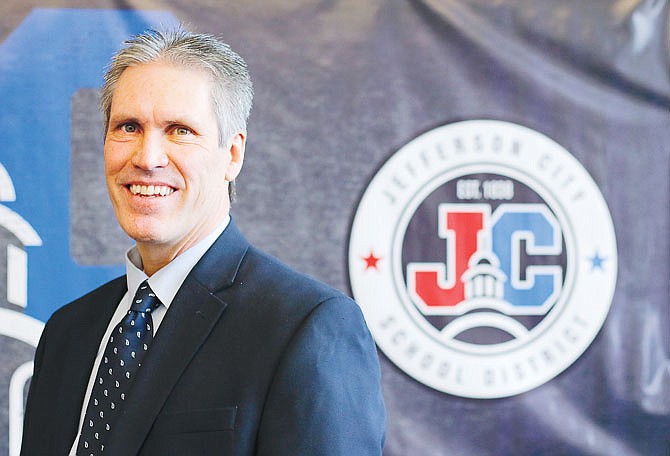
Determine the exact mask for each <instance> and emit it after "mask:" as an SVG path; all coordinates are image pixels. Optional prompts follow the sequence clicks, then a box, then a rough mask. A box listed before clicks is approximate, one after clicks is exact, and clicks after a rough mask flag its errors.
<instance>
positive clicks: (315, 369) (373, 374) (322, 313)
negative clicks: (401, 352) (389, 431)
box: [21, 221, 385, 456]
mask: <svg viewBox="0 0 670 456" xmlns="http://www.w3.org/2000/svg"><path fill="white" fill-rule="evenodd" d="M125 292H126V282H125V277H120V278H118V279H116V280H113V281H111V282H109V283H107V284H105V285H103V286H102V287H100V288H98V289H96V290H94V291H92V292H91V293H89V294H87V295H86V296H84V297H82V298H80V299H78V300H76V301H74V302H72V303H70V304H68V305H67V306H64V307H63V308H61V309H59V310H58V311H56V312H55V313H54V314H53V316H52V317H51V318H50V320H49V321H48V323H47V324H46V326H45V329H44V332H43V334H42V338H41V340H40V343H39V346H38V348H37V351H36V355H35V373H34V375H33V379H32V382H31V385H30V391H29V395H28V402H27V405H26V413H25V424H24V435H23V445H22V450H21V455H22V456H46V455H60V456H64V455H67V454H68V451H69V450H70V446H71V445H72V442H73V441H74V439H75V436H76V435H77V433H78V432H79V429H78V425H79V417H80V413H81V409H82V403H83V398H84V393H85V390H86V386H87V384H88V379H89V376H90V374H91V369H92V365H93V362H94V359H95V356H96V351H97V349H98V346H99V344H100V341H101V338H102V337H103V334H104V332H105V329H106V328H107V325H108V324H109V321H110V319H111V317H112V314H113V313H114V310H115V308H116V306H117V305H118V303H119V300H120V299H121V297H122V296H123V294H124V293H125ZM384 432H385V410H384V404H383V399H382V395H381V390H380V371H379V361H378V358H377V353H376V349H375V346H374V342H373V340H372V338H371V336H370V333H369V331H368V329H367V327H366V325H365V322H364V320H363V317H362V314H361V312H360V309H359V308H358V306H357V305H356V304H355V303H354V302H353V301H352V300H351V299H350V298H348V297H346V296H344V295H343V294H341V293H339V292H338V291H336V290H334V289H332V288H330V287H328V286H326V285H324V284H322V283H319V282H317V281H315V280H313V279H311V278H309V277H307V276H305V275H302V274H299V273H297V272H295V271H293V270H291V269H290V268H288V267H286V266H285V265H283V264H281V263H280V262H278V261H277V260H276V259H274V258H272V257H270V256H268V255H266V254H264V253H262V252H260V251H259V250H257V249H255V248H254V247H252V246H251V245H249V243H248V242H247V241H246V240H245V239H244V237H243V236H242V235H241V233H240V232H239V231H238V229H237V228H236V227H235V225H234V223H233V222H232V221H231V223H230V224H229V226H228V227H227V228H226V230H225V231H224V232H223V234H222V235H221V236H220V237H219V239H218V240H217V241H216V242H215V243H214V245H213V246H212V247H211V248H210V249H209V250H208V251H207V253H206V254H205V255H204V256H203V258H202V259H201V260H200V261H199V262H198V264H197V265H196V266H195V267H194V268H193V270H192V271H191V273H190V274H189V275H188V277H187V278H186V280H185V281H184V284H183V285H182V287H181V288H180V290H179V292H178V293H177V295H176V296H175V298H174V301H173V302H172V304H171V305H170V308H169V310H168V312H167V314H166V315H165V318H164V320H163V321H162V323H161V326H160V329H159V331H158V332H157V333H156V337H155V339H154V341H153V343H152V345H151V348H150V349H149V351H148V352H147V355H146V357H145V359H144V361H143V366H142V369H140V370H139V371H138V373H137V376H136V377H135V380H134V383H133V385H132V389H131V390H130V391H129V394H128V400H127V401H126V406H125V410H124V411H123V415H122V416H121V417H120V419H119V422H118V423H117V425H116V428H115V432H114V431H113V435H112V436H111V437H110V440H109V441H108V443H107V445H106V447H105V453H106V454H110V455H113V456H130V455H142V456H149V455H157V456H158V455H160V456H169V455H179V456H188V455H198V456H205V455H210V454H211V455H236V456H237V455H272V456H280V455H287V456H288V455H291V456H295V455H346V456H350V455H380V454H381V451H382V450H381V448H382V445H383V440H384Z"/></svg>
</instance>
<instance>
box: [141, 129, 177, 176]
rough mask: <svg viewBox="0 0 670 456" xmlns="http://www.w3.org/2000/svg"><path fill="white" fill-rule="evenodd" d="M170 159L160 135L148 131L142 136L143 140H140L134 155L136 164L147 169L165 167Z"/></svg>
mask: <svg viewBox="0 0 670 456" xmlns="http://www.w3.org/2000/svg"><path fill="white" fill-rule="evenodd" d="M168 161H169V159H168V156H167V154H166V153H165V148H164V144H163V143H162V141H161V138H160V136H159V135H157V134H152V133H146V134H145V135H143V136H142V140H141V141H139V142H138V144H137V147H136V149H135V152H134V153H133V157H132V163H133V165H134V166H136V167H138V168H141V169H144V170H147V171H151V170H154V169H156V168H165V167H166V166H167V165H168Z"/></svg>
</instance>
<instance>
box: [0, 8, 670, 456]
mask: <svg viewBox="0 0 670 456" xmlns="http://www.w3.org/2000/svg"><path fill="white" fill-rule="evenodd" d="M80 8H86V9H85V10H83V9H80ZM175 21H180V22H184V23H186V24H188V25H189V26H190V27H191V28H193V29H195V30H197V31H202V32H209V33H214V34H217V35H220V36H222V37H223V38H224V39H225V40H226V41H227V42H229V43H230V44H231V46H232V47H233V48H234V49H236V50H237V51H238V52H239V53H240V54H242V55H243V56H244V57H245V59H246V60H247V62H248V64H249V67H250V70H251V72H252V77H253V79H254V81H255V90H256V98H255V106H254V109H253V111H252V116H251V120H250V125H249V143H248V147H247V156H246V161H245V166H244V169H243V171H242V175H241V176H240V178H239V179H238V193H239V197H238V200H237V202H236V203H235V204H234V206H233V211H232V213H233V217H234V218H235V219H236V220H237V222H238V224H239V225H240V226H241V228H242V229H243V231H244V232H245V233H246V235H247V236H248V237H249V238H250V240H251V241H252V242H254V243H255V244H256V245H257V246H259V247H261V248H263V249H265V250H267V251H269V252H270V253H272V254H274V255H276V256H278V257H279V258H281V259H282V260H284V261H285V262H287V263H289V264H290V265H292V266H295V267H296V268H298V269H300V270H302V271H305V272H307V273H309V274H311V275H314V276H316V277H318V278H320V279H321V280H323V281H325V282H327V283H330V284H332V285H333V286H335V287H337V288H340V289H342V290H345V291H347V292H348V291H350V289H349V279H348V271H347V242H348V238H349V231H350V228H351V223H352V218H353V216H354V212H355V210H356V207H357V204H358V201H359V199H360V197H361V195H362V193H363V191H364V190H365V188H366V186H367V185H368V183H369V181H370V179H371V178H372V176H373V175H374V173H375V172H376V170H377V169H379V167H380V166H381V165H382V164H383V163H384V161H385V160H386V159H387V158H388V157H389V156H390V155H391V154H392V153H393V152H394V151H396V150H397V149H398V148H399V147H401V146H402V145H404V144H405V143H407V142H408V141H409V140H411V139H412V138H414V137H416V136H417V135H418V134H420V133H422V132H424V131H427V130H429V129H431V128H434V127H436V126H438V125H442V124H445V123H449V122H453V121H457V120H464V119H480V118H483V119H496V120H503V121H509V122H514V123H518V124H521V125H524V126H527V127H529V128H531V129H534V130H537V131H539V132H541V133H543V134H545V135H547V136H548V137H550V138H552V139H554V140H555V141H556V142H558V143H560V144H561V145H562V146H564V147H565V148H566V149H567V150H569V151H570V152H571V153H572V154H573V155H574V156H575V157H576V158H577V160H578V161H579V162H580V163H581V165H582V166H583V167H584V168H585V169H586V170H587V171H588V172H589V173H590V175H591V176H592V177H593V179H594V180H595V182H596V184H597V185H598V187H599V188H600V191H601V192H602V194H603V196H604V197H605V200H606V202H607V205H608V206H609V210H610V212H611V214H612V219H613V222H614V227H615V231H616V237H617V246H618V254H619V258H618V281H617V287H616V291H615V294H614V300H613V303H612V307H611V310H610V313H609V316H608V318H607V320H606V322H605V325H604V326H603V328H602V330H601V331H600V333H599V335H598V336H597V338H596V339H595V341H594V342H593V344H592V345H591V346H590V348H589V349H588V350H587V351H586V352H585V353H584V354H583V355H582V356H581V357H580V358H579V359H578V360H577V362H575V363H574V364H573V365H572V366H571V367H569V368H568V369H567V370H566V371H564V372H563V373H562V374H560V375H559V376H558V377H556V378H555V379H553V380H551V381H550V382H548V383H546V384H545V385H543V386H541V387H539V388H537V389H535V390H532V391H530V392H528V393H524V394H521V395H518V396H515V397H511V398H505V399H493V400H473V399H463V398H459V397H455V396H451V395H448V394H445V393H441V392H438V391H435V390H432V389H430V388H428V387H426V386H424V385H422V384H420V383H418V382H416V381H415V380H413V379H412V378H411V377H409V376H408V375H406V374H405V373H403V372H402V371H401V370H400V369H398V368H397V367H395V366H394V365H393V364H392V363H391V362H390V361H389V360H388V359H387V358H385V357H384V355H383V354H381V353H380V357H381V363H382V371H383V387H384V394H385V399H386V404H387V408H388V415H389V423H388V434H387V443H386V448H385V452H384V453H385V454H386V455H389V456H391V455H393V456H395V455H410V456H413V455H421V456H424V455H425V456H433V455H451V454H454V455H473V456H474V455H477V456H479V455H506V454H510V455H511V454H514V455H537V454H549V455H552V454H556V455H560V454H570V455H668V454H670V359H669V357H670V331H669V329H668V328H670V306H669V300H668V298H669V297H670V287H669V285H668V283H669V281H668V279H669V277H670V267H669V266H668V260H669V259H670V241H669V239H670V236H669V234H668V233H669V228H670V226H669V225H670V197H669V195H670V188H669V186H668V178H669V177H670V176H669V174H670V172H669V171H670V33H669V30H668V27H669V24H670V5H669V4H668V2H667V1H664V0H647V1H644V0H630V1H605V0H591V1H588V2H584V1H561V2H555V1H550V0H535V1H533V0H497V1H490V0H469V1H467V0H460V1H455V0H454V1H451V0H423V1H420V0H414V1H412V0H366V1H358V0H341V1H316V0H280V1H272V2H267V1H260V0H247V1H245V2H236V1H205V0H200V1H192V0H191V1H188V2H187V1H180V0H172V1H170V0H156V1H90V2H89V1H87V2H83V1H67V0H62V1H48V0H41V1H35V0H28V1H18V0H17V1H13V0H6V1H5V2H3V4H2V6H0V39H1V40H2V44H1V45H0V95H1V96H2V98H0V125H2V127H3V135H2V137H3V147H2V149H1V150H0V164H2V165H3V166H4V168H5V169H6V172H7V175H8V176H9V177H10V178H11V181H12V182H13V186H14V188H15V193H16V200H15V201H11V199H10V198H0V202H2V205H3V206H5V207H6V208H8V209H9V210H11V211H13V212H14V213H17V214H19V215H20V216H21V217H22V218H23V219H24V220H25V221H26V222H27V223H28V224H30V226H32V227H33V228H34V230H35V231H36V232H37V234H38V235H39V236H40V238H41V241H42V243H41V245H34V246H27V245H26V244H25V243H24V245H26V247H25V251H26V252H27V268H28V277H27V278H28V285H27V305H26V306H25V309H24V308H23V307H24V306H20V305H19V306H17V305H15V304H12V302H10V301H9V300H7V299H5V298H4V297H1V298H0V304H2V306H3V307H5V308H7V309H8V310H10V311H13V312H15V313H24V312H25V315H23V317H25V318H27V319H31V321H44V320H46V318H48V316H49V315H50V314H51V313H52V312H53V311H54V310H56V309H57V308H58V307H60V306H61V305H63V304H65V303H66V302H67V301H68V300H69V299H72V298H74V297H76V296H78V295H80V294H82V293H84V292H85V291H87V290H88V289H90V288H92V287H93V286H95V285H96V284H98V283H101V282H103V281H104V280H106V279H108V278H111V277H113V276H115V275H118V274H119V273H121V272H122V269H121V268H120V267H119V265H120V264H121V257H122V254H123V251H124V250H125V249H126V248H127V247H128V246H129V245H130V243H129V240H128V239H127V238H126V237H125V235H123V233H122V232H121V231H120V229H119V228H118V227H117V226H116V222H115V220H114V217H113V214H112V211H111V206H110V205H109V203H108V201H107V197H106V190H105V187H104V180H103V177H102V154H101V151H102V144H101V125H100V122H101V117H100V115H99V114H98V112H97V88H98V87H99V85H100V80H101V75H102V66H103V65H104V63H105V62H106V60H107V58H108V57H109V55H111V53H112V52H113V51H114V50H115V49H116V48H117V47H118V46H119V44H120V41H121V40H122V39H123V38H125V37H126V36H127V35H129V34H132V33H137V32H139V31H141V30H142V29H143V28H145V27H146V26H157V25H159V24H161V23H163V24H167V23H171V22H175ZM0 177H2V176H0ZM4 182H5V183H6V179H5V181H4ZM0 183H3V180H2V179H0ZM5 187H6V185H5ZM0 190H2V186H0ZM3 194H6V188H5V193H3V191H0V197H2V196H3ZM3 217H4V218H3ZM8 220H9V219H8V218H6V216H4V215H3V216H2V217H0V228H2V227H4V228H8V225H10V223H9V222H8ZM12 226H16V225H12ZM0 231H2V230H1V229H0ZM2 233H4V234H3V235H2V237H1V238H0V239H1V240H2V241H3V242H5V243H11V242H10V241H12V239H14V237H15V235H14V237H12V234H11V233H12V230H11V229H6V230H5V231H2ZM3 268H4V269H9V268H8V267H6V266H5V265H0V269H3ZM0 272H3V271H0ZM3 286H4V287H5V288H7V286H6V284H4V285H3ZM5 332H7V331H5ZM2 337H3V338H2V339H1V340H0V344H2V351H3V355H2V356H3V359H2V362H3V363H4V367H3V369H2V370H0V376H2V377H3V378H4V379H5V380H3V382H2V383H0V388H4V389H2V391H1V392H0V398H2V399H4V401H5V402H4V405H3V411H2V415H0V417H1V418H2V419H3V422H2V423H0V424H2V425H3V426H4V428H0V454H15V453H12V452H11V451H12V450H11V448H10V447H11V445H12V438H11V430H10V429H11V423H12V420H13V419H14V418H12V417H13V413H14V412H16V409H12V407H11V406H10V405H8V403H9V401H10V400H11V393H9V390H10V386H9V384H10V383H11V382H10V380H9V379H10V377H12V373H13V372H14V370H15V369H16V365H17V363H18V361H17V360H28V359H29V358H30V350H27V349H26V347H27V346H29V345H30V344H27V345H26V342H25V341H24V342H17V337H16V336H11V335H7V334H5V335H4V336H2ZM259 337H262V336H261V335H259ZM17 344H23V345H22V346H20V347H18V346H16V347H15V345H17ZM18 364H20V363H18ZM12 378H13V377H12ZM14 422H15V421H14ZM5 430H6V431H5Z"/></svg>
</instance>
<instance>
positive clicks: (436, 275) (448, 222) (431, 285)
mask: <svg viewBox="0 0 670 456" xmlns="http://www.w3.org/2000/svg"><path fill="white" fill-rule="evenodd" d="M490 212H491V208H490V207H489V206H488V205H485V204H440V206H439V208H438V213H439V215H438V227H437V228H438V234H439V236H440V238H441V239H446V241H447V246H446V262H445V263H410V264H408V265H407V288H408V290H409V293H410V295H411V296H412V298H413V300H414V302H415V303H416V304H417V305H418V306H419V308H420V309H421V311H422V312H423V313H424V314H426V315H457V314H460V313H461V312H459V311H458V310H456V309H455V308H456V306H458V304H459V303H460V302H462V301H463V300H464V299H465V286H464V284H463V282H462V281H461V276H462V275H463V273H464V272H465V271H466V270H467V269H468V260H469V259H470V257H471V256H472V254H473V253H475V252H476V251H477V248H478V234H479V233H480V232H481V231H482V229H483V228H484V223H485V222H487V221H488V219H489V215H490ZM445 265H446V271H445Z"/></svg>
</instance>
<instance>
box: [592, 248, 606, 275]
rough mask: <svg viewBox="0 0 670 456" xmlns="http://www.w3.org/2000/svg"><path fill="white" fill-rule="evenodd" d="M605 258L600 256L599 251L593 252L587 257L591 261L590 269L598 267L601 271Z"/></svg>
mask: <svg viewBox="0 0 670 456" xmlns="http://www.w3.org/2000/svg"><path fill="white" fill-rule="evenodd" d="M605 260H606V258H605V257H601V256H600V253H598V251H597V250H596V253H594V254H593V256H592V257H590V258H589V261H590V262H591V270H592V271H594V270H596V269H600V270H601V271H603V270H604V269H605V268H604V267H603V263H604V262H605Z"/></svg>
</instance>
